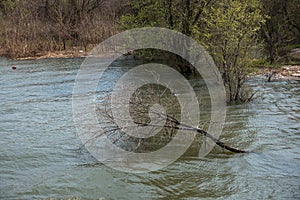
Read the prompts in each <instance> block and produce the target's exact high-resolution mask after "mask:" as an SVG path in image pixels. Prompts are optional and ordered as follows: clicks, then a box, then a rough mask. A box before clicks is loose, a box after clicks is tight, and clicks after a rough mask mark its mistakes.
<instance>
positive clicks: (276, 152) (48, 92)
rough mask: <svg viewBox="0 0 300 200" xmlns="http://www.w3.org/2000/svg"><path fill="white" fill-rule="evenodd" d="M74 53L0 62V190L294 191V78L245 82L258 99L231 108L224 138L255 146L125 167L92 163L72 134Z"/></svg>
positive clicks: (291, 194) (298, 159) (270, 194)
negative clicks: (132, 169) (152, 167)
mask: <svg viewBox="0 0 300 200" xmlns="http://www.w3.org/2000/svg"><path fill="white" fill-rule="evenodd" d="M81 62H82V59H48V60H38V61H7V60H1V61H0V95H1V98H0V152H1V154H0V180H1V181H0V199H32V198H49V197H56V198H68V197H85V198H91V199H95V198H97V199H99V198H103V199H141V198H144V199H198V198H200V197H202V198H207V199H214V198H224V199H242V198H245V199H267V198H270V199H272V198H275V199H284V198H291V199H299V198H300V192H299V191H300V190H299V187H300V179H299V177H300V170H299V166H300V150H299V148H300V147H299V146H300V145H299V144H300V140H299V139H300V132H299V130H300V123H299V122H300V82H296V81H291V82H288V81H287V82H272V83H267V82H264V81H263V80H261V79H257V80H255V81H252V82H251V83H249V84H251V85H252V86H253V87H254V89H258V90H259V96H260V97H259V98H258V99H256V100H255V101H254V102H252V103H250V104H247V105H233V106H229V107H228V112H227V122H226V125H225V128H224V134H223V135H222V136H221V139H222V141H224V142H226V143H228V144H230V145H232V146H235V147H239V148H245V149H249V150H253V151H254V152H253V153H250V154H243V155H242V154H232V153H228V152H226V151H223V149H221V148H218V147H216V148H215V149H214V150H213V151H212V152H211V153H210V154H209V155H208V156H207V157H205V158H201V159H198V158H197V157H191V156H185V157H182V158H181V159H179V160H178V161H177V162H175V163H173V164H172V165H170V166H168V167H167V168H164V169H163V170H160V171H157V172H152V173H148V174H126V173H123V172H119V171H115V170H112V169H109V168H107V167H105V166H103V165H102V164H101V163H98V162H97V161H96V160H94V159H93V158H92V157H91V156H90V154H89V153H88V152H87V151H86V150H85V149H84V148H81V147H82V144H81V142H80V140H79V139H78V138H77V137H76V130H75V127H74V124H73V119H72V102H71V98H72V89H73V85H74V80H75V77H76V74H77V71H78V69H79V66H80V64H81ZM126 62H127V63H125V64H124V63H119V64H117V66H116V67H115V68H114V69H115V71H116V72H118V71H122V69H121V68H118V67H120V66H123V65H127V64H130V61H126ZM13 65H16V66H17V70H11V66H13ZM100 89H101V88H99V90H100Z"/></svg>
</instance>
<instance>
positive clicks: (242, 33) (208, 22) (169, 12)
mask: <svg viewBox="0 0 300 200" xmlns="http://www.w3.org/2000/svg"><path fill="white" fill-rule="evenodd" d="M128 5H129V6H131V8H132V10H131V12H130V14H127V15H124V16H123V17H122V18H121V24H122V27H123V28H135V27H143V26H161V27H167V28H171V29H174V30H177V31H180V32H182V33H184V34H186V35H187V36H191V37H193V38H194V39H196V40H198V41H199V42H200V43H201V44H203V45H204V46H205V47H207V49H208V50H209V52H210V53H211V54H212V55H213V57H214V59H215V61H216V63H217V65H218V66H219V68H220V69H221V71H222V73H223V79H224V82H225V84H226V86H227V88H228V91H229V100H230V101H240V100H241V101H246V100H247V99H249V98H248V97H246V98H245V97H244V96H243V94H244V93H243V92H242V88H243V85H244V83H245V81H246V75H247V69H248V68H247V61H248V59H249V50H250V47H251V46H252V44H253V37H254V36H256V34H257V31H258V30H259V29H260V27H261V25H262V24H263V23H264V22H265V16H264V15H263V13H262V6H261V3H260V0H245V1H239V0H225V1H222V0H217V1H211V0H168V1H163V0H150V1H146V3H144V1H141V0H134V1H130V2H129V3H128ZM182 45H187V44H182ZM178 60H179V59H176V61H177V63H179V65H182V63H181V62H179V61H178ZM182 67H183V68H184V69H186V68H187V65H185V66H182Z"/></svg>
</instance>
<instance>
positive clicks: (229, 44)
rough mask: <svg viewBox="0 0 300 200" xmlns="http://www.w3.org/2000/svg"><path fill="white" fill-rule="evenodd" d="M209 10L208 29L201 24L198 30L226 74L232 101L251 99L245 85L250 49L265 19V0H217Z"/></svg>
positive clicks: (200, 37)
mask: <svg viewBox="0 0 300 200" xmlns="http://www.w3.org/2000/svg"><path fill="white" fill-rule="evenodd" d="M205 12H206V13H205V16H204V19H203V20H204V22H205V29H204V31H203V32H201V30H198V28H199V27H195V28H194V30H196V31H198V34H199V40H200V41H202V43H204V44H205V46H206V47H207V48H208V50H209V52H210V53H211V54H212V56H213V58H214V60H215V62H216V63H217V65H218V66H219V68H220V70H221V72H222V74H223V80H224V83H225V85H226V86H227V89H228V96H229V101H247V100H249V96H245V91H244V90H243V86H244V83H245V81H246V80H247V74H248V69H249V68H248V65H249V63H248V62H249V58H250V55H249V50H250V49H251V47H252V45H253V38H254V37H256V35H257V32H258V30H259V29H260V27H261V26H262V24H264V22H265V16H264V15H263V13H262V6H261V3H260V1H259V0H245V1H239V0H224V1H217V2H215V4H214V5H213V6H210V7H209V8H208V9H207V10H206V11H205ZM251 97H252V95H251V96H250V98H251Z"/></svg>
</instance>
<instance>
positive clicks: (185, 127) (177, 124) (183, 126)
mask: <svg viewBox="0 0 300 200" xmlns="http://www.w3.org/2000/svg"><path fill="white" fill-rule="evenodd" d="M155 114H159V115H160V116H162V115H163V114H161V113H155ZM165 117H166V120H167V121H171V122H172V123H173V124H174V125H167V123H166V124H165V125H164V126H163V127H164V128H171V129H176V130H185V131H195V132H197V133H199V134H201V135H203V136H205V137H208V138H209V139H211V140H212V141H213V142H215V143H216V144H217V145H218V146H220V147H222V148H224V149H226V150H228V151H230V152H234V153H248V151H246V150H241V149H237V148H234V147H230V146H228V145H226V144H225V143H223V142H221V141H220V140H218V139H217V138H215V137H214V136H213V135H211V134H209V133H208V132H206V131H205V130H202V129H200V128H198V127H193V126H190V125H187V124H183V123H181V122H179V121H178V120H177V119H175V118H174V117H172V116H169V115H167V114H166V115H165ZM135 123H136V124H138V125H139V126H155V127H161V126H160V125H152V124H146V123H140V122H135Z"/></svg>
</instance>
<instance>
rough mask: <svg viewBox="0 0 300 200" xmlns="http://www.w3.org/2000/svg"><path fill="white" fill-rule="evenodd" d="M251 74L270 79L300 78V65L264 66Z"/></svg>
mask: <svg viewBox="0 0 300 200" xmlns="http://www.w3.org/2000/svg"><path fill="white" fill-rule="evenodd" d="M250 76H253V77H254V76H265V77H266V79H267V80H268V81H273V80H300V65H283V66H281V67H279V68H273V67H264V66H262V67H260V68H257V69H256V70H255V72H253V73H252V74H251V75H250Z"/></svg>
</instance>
